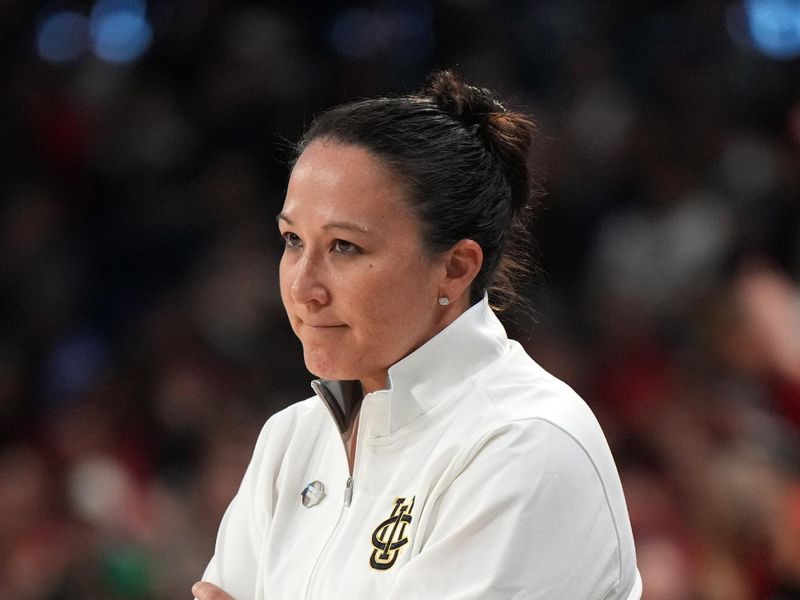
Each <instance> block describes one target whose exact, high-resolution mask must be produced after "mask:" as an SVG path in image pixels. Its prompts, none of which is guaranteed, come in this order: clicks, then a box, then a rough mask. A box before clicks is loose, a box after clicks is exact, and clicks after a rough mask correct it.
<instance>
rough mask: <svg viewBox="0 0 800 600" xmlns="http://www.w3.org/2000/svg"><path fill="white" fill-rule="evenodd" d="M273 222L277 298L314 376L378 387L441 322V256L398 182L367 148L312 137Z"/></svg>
mask: <svg viewBox="0 0 800 600" xmlns="http://www.w3.org/2000/svg"><path fill="white" fill-rule="evenodd" d="M278 225H279V228H280V232H281V235H282V236H283V238H284V240H285V243H286V248H285V250H284V253H283V257H282V258H281V265H280V281H281V297H282V298H283V304H284V306H285V307H286V312H287V314H288V315H289V320H290V322H291V325H292V329H293V330H294V332H295V334H297V336H298V337H299V338H300V341H301V342H302V344H303V354H304V357H305V362H306V367H307V368H308V370H309V371H311V372H312V373H314V374H315V375H317V376H319V377H324V378H326V379H357V380H360V381H361V383H362V385H363V386H364V387H365V391H373V390H375V389H381V388H383V387H384V385H385V382H386V371H387V369H388V368H389V367H390V366H391V365H392V364H394V363H395V362H397V361H398V360H400V359H401V358H403V357H404V356H406V355H407V354H409V353H410V352H412V351H413V350H415V349H416V348H418V347H419V346H421V345H422V344H423V343H425V342H426V341H427V340H428V339H430V338H431V337H432V336H433V335H435V334H436V333H437V332H438V331H439V330H441V329H442V328H443V327H444V325H445V323H444V314H445V312H446V311H445V310H443V308H442V307H441V306H439V304H438V297H439V287H440V282H441V281H442V278H443V277H444V275H445V271H446V269H445V266H444V264H443V261H441V260H437V259H434V258H431V257H430V256H429V255H428V254H427V253H426V252H425V250H424V247H423V241H422V234H421V226H420V223H419V221H418V219H417V217H416V215H415V214H414V213H413V212H412V211H411V209H410V207H409V205H408V203H407V201H406V198H405V190H404V186H403V185H401V184H400V183H399V181H398V180H397V178H396V177H395V176H394V175H393V173H391V172H390V171H389V170H388V168H387V167H385V166H383V165H382V164H381V163H380V162H378V161H377V160H376V159H375V158H374V157H373V156H372V155H371V154H370V153H369V152H368V151H367V150H364V149H362V148H360V147H358V146H352V145H343V144H337V143H334V142H322V141H314V142H312V143H311V144H310V145H309V146H308V147H307V148H306V150H305V151H304V152H303V153H302V154H301V156H300V157H299V159H298V160H297V162H296V164H295V167H294V169H293V171H292V174H291V177H290V179H289V186H288V189H287V192H286V200H285V203H284V206H283V211H282V212H281V214H280V215H279V217H278Z"/></svg>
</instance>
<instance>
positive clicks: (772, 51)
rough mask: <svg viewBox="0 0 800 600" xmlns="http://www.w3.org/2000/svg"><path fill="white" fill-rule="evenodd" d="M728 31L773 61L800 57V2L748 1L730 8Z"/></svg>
mask: <svg viewBox="0 0 800 600" xmlns="http://www.w3.org/2000/svg"><path fill="white" fill-rule="evenodd" d="M727 17H728V18H727V21H728V34H729V35H730V36H731V38H732V39H733V41H734V42H736V43H737V44H739V45H742V46H750V47H754V48H755V49H756V50H758V51H759V52H761V53H762V54H764V55H766V56H767V57H769V58H771V59H773V60H792V59H794V58H797V57H798V56H800V1H798V0H745V1H744V2H742V3H736V4H733V5H731V6H729V7H728V15H727Z"/></svg>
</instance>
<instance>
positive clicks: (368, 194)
mask: <svg viewBox="0 0 800 600" xmlns="http://www.w3.org/2000/svg"><path fill="white" fill-rule="evenodd" d="M283 214H284V215H286V216H288V217H289V218H294V217H293V215H294V216H296V217H298V218H299V217H318V218H326V219H331V220H340V219H348V220H362V221H363V220H369V221H376V222H381V221H385V220H394V219H400V218H403V217H405V218H410V217H413V215H412V214H411V209H410V205H409V203H408V201H407V193H406V186H405V185H403V182H402V181H401V179H400V178H399V177H398V176H397V175H396V174H395V173H393V172H392V171H391V170H390V168H389V167H387V166H386V165H385V164H383V163H382V162H381V161H380V160H379V159H377V158H376V157H375V156H374V155H373V154H372V153H370V152H369V151H368V150H366V149H364V148H361V147H359V146H354V145H347V144H338V143H334V142H323V141H319V140H317V141H314V142H312V143H311V144H309V146H308V147H307V148H306V149H305V150H304V151H303V153H302V154H301V155H300V157H299V158H298V159H297V162H296V163H295V165H294V169H292V173H291V176H290V178H289V185H288V188H287V191H286V200H285V202H284V206H283Z"/></svg>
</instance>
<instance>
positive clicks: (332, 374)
mask: <svg viewBox="0 0 800 600" xmlns="http://www.w3.org/2000/svg"><path fill="white" fill-rule="evenodd" d="M305 363H306V369H308V371H309V373H311V374H313V375H315V376H316V377H320V378H321V379H330V380H353V379H359V374H358V373H357V371H356V369H353V368H352V366H349V365H344V364H342V363H341V361H336V360H330V359H328V358H327V357H321V356H319V355H316V354H314V355H309V354H308V353H306V355H305Z"/></svg>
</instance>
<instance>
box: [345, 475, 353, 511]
mask: <svg viewBox="0 0 800 600" xmlns="http://www.w3.org/2000/svg"><path fill="white" fill-rule="evenodd" d="M352 501H353V478H352V477H348V478H347V484H345V486H344V505H345V506H350V503H351V502H352Z"/></svg>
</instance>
